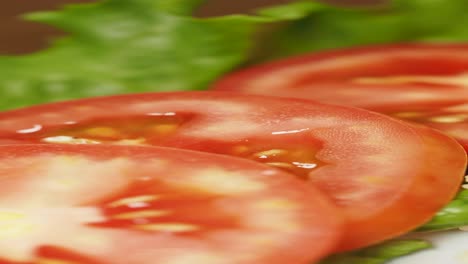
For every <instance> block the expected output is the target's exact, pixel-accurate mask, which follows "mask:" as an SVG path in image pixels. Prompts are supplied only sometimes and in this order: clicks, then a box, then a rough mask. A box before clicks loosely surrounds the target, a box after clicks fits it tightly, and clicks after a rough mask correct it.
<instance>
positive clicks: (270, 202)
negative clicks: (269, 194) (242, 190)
mask: <svg viewBox="0 0 468 264" xmlns="http://www.w3.org/2000/svg"><path fill="white" fill-rule="evenodd" d="M256 205H257V207H258V208H259V209H267V210H294V209H297V208H298V206H297V204H296V203H294V202H291V201H289V200H286V199H283V198H270V199H265V200H262V201H259V202H257V204H256Z"/></svg>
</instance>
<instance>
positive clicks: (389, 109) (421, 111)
mask: <svg viewBox="0 0 468 264" xmlns="http://www.w3.org/2000/svg"><path fill="white" fill-rule="evenodd" d="M214 88H215V89H218V90H229V91H239V92H246V93H253V94H265V95H273V96H285V97H298V98H308V99H313V100H318V101H321V102H326V103H333V104H340V105H349V106H357V107H361V108H366V109H369V110H373V111H377V112H381V113H384V114H387V115H390V116H394V117H398V118H402V119H405V120H409V121H413V122H417V123H422V124H424V125H428V126H430V127H433V128H436V129H438V130H440V131H443V132H444V133H446V134H448V135H451V136H453V137H455V138H456V139H457V140H458V141H459V142H460V143H461V144H462V145H463V146H464V147H465V149H468V45H466V44H461V45H435V44H432V45H430V44H425V45H424V44H406V45H394V46H375V47H363V48H351V49H346V50H338V51H325V52H321V53H316V54H310V55H303V56H299V57H295V58H289V59H284V60H279V61H276V62H272V63H267V64H264V65H260V66H256V67H252V68H250V69H246V70H242V71H240V72H237V73H234V74H232V75H229V76H227V77H225V78H223V79H221V80H220V81H219V82H218V83H216V84H215V85H214Z"/></svg>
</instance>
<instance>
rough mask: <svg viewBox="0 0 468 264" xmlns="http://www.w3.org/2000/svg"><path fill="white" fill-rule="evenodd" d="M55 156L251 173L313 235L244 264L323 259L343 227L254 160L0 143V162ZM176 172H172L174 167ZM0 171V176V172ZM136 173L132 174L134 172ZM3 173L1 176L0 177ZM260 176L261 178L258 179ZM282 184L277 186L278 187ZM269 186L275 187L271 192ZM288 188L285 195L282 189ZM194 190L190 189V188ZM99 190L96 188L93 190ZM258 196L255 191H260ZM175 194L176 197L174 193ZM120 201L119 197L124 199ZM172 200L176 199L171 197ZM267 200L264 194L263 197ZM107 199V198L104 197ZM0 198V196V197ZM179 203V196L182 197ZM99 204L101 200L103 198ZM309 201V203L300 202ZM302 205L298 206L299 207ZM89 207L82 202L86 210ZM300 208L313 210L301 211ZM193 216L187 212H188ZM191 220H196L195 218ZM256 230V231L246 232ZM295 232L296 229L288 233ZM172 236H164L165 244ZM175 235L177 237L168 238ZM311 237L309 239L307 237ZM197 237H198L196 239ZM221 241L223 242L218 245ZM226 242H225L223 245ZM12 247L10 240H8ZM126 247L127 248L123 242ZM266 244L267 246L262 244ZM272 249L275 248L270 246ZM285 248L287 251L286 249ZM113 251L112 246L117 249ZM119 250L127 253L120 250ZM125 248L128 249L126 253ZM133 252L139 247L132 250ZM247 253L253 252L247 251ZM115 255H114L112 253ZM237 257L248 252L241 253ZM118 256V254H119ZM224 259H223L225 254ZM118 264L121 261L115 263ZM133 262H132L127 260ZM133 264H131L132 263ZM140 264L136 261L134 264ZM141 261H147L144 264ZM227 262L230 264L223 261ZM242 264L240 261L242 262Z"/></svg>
mask: <svg viewBox="0 0 468 264" xmlns="http://www.w3.org/2000/svg"><path fill="white" fill-rule="evenodd" d="M44 154H49V155H51V154H52V155H57V156H68V155H72V156H73V155H79V156H84V157H87V158H90V159H92V160H95V161H101V160H109V159H114V158H128V159H130V160H147V159H149V160H153V159H154V158H159V157H163V158H164V159H166V158H167V159H168V160H174V161H178V162H180V164H182V165H183V164H192V165H193V167H191V168H193V171H194V172H195V171H196V170H197V169H199V168H202V166H200V165H199V164H203V163H204V164H206V166H214V167H215V168H224V169H226V170H227V171H244V172H245V173H246V174H247V173H248V171H257V175H256V177H257V179H260V178H262V179H263V181H264V182H265V183H266V184H267V185H268V187H269V188H271V189H272V190H271V191H272V192H273V193H276V194H277V195H278V196H275V195H272V196H271V197H275V198H276V197H281V196H280V195H284V196H285V197H287V198H289V199H290V201H291V202H297V203H298V205H299V208H301V210H303V211H304V212H307V215H305V214H304V215H301V217H302V218H301V217H298V218H294V219H295V220H296V221H297V223H298V224H301V225H302V227H303V228H304V227H305V226H310V227H311V228H313V229H314V230H315V231H311V230H310V229H307V232H306V233H307V234H305V233H304V232H305V229H304V231H303V232H302V233H298V234H296V236H295V237H294V239H297V241H302V242H300V243H293V244H289V245H288V244H282V243H281V245H282V247H285V248H284V251H283V250H278V251H271V252H268V253H267V254H263V255H259V256H258V258H257V260H258V262H249V261H247V262H245V263H246V264H248V263H252V264H257V263H273V264H282V263H285V262H288V261H289V260H291V259H294V263H297V264H310V263H311V262H312V263H316V262H315V261H318V260H319V259H321V258H323V257H325V256H326V255H328V254H329V253H330V252H331V251H332V250H333V248H334V247H335V246H336V245H337V244H338V243H339V241H340V238H341V234H342V229H343V222H344V221H343V216H342V214H341V213H340V211H339V209H338V208H337V207H336V206H335V205H333V204H332V202H330V201H329V199H328V198H327V197H326V196H325V195H324V194H323V193H322V192H321V191H319V190H318V189H316V188H314V187H312V186H310V185H307V184H304V182H303V181H300V180H298V179H297V178H296V177H294V176H292V175H289V174H286V173H284V172H282V171H279V170H277V169H272V168H270V167H269V166H266V165H262V164H259V163H256V162H252V161H249V160H245V159H240V158H235V157H228V156H225V155H216V154H210V153H205V152H197V151H191V150H183V149H174V148H165V147H152V146H112V145H106V146H103V145H60V144H19V145H16V144H9V145H0V161H2V159H3V158H5V157H6V158H23V157H34V156H39V155H44ZM174 170H177V168H174ZM265 171H268V172H272V171H275V172H276V173H278V174H281V175H282V176H283V177H281V176H280V177H278V178H280V180H272V178H271V177H269V176H266V175H267V174H265V175H262V173H263V172H265ZM2 172H4V171H2V169H1V168H0V173H2ZM135 174H137V173H135ZM2 175H3V174H2ZM259 175H262V176H259ZM280 185H283V186H280ZM272 186H276V188H273V187H272ZM288 188H289V189H290V190H289V191H287V189H288ZM195 190H196V189H195ZM98 191H99V190H98ZM260 193H261V192H260ZM175 196H176V195H175ZM124 197H125V196H124ZM176 197H177V196H176ZM265 197H267V198H271V197H270V196H266V195H265ZM107 198H109V197H107ZM0 199H1V195H0ZM182 199H183V198H182ZM104 201H105V200H104ZM304 201H309V202H304ZM101 203H102V201H96V205H98V206H100V205H101ZM301 204H302V205H301ZM91 205H92V204H87V206H91ZM306 208H309V209H312V208H314V209H313V210H306ZM191 212H193V211H191ZM197 213H199V214H200V215H210V212H206V214H204V213H203V212H197ZM195 218H196V217H195ZM250 231H258V232H260V231H259V230H250ZM292 232H294V233H297V232H298V231H297V230H295V231H292ZM171 236H172V235H167V237H168V238H169V240H170V237H171ZM174 237H177V235H174ZM313 237H315V238H313ZM202 238H203V236H201V239H202ZM128 240H129V241H130V242H129V243H128V244H129V245H130V246H135V245H134V244H133V243H137V242H136V240H135V241H133V240H132V239H131V238H129V239H128ZM224 242H225V241H223V243H224ZM227 242H228V241H227ZM231 242H232V243H236V242H237V243H238V242H239V241H231ZM13 243H15V242H13ZM120 244H125V243H124V242H120V243H116V245H120ZM125 245H127V244H125ZM267 245H268V244H267ZM276 246H278V245H276ZM265 247H266V246H263V247H262V246H259V247H258V248H257V250H259V251H261V252H262V253H264V252H265V250H264V249H265ZM286 247H287V248H288V249H287V248H286ZM117 248H118V247H117ZM121 249H122V248H121ZM123 249H124V250H127V249H125V248H123ZM128 250H129V249H128ZM132 250H136V251H137V252H138V250H139V248H134V249H132ZM252 250H255V249H254V248H252ZM38 252H40V253H41V254H44V255H46V256H47V257H49V258H58V259H60V258H61V257H66V258H67V259H68V260H73V261H77V262H79V263H83V264H112V263H116V262H114V261H113V260H108V259H106V260H103V259H97V258H93V257H87V256H83V255H81V254H79V253H76V252H72V251H69V250H67V249H64V248H60V245H57V246H56V247H54V246H44V247H41V248H39V249H38ZM118 253H120V251H119V252H118ZM242 253H243V254H247V253H249V254H250V253H251V252H242ZM122 254H123V253H122ZM226 257H227V258H228V257H229V256H226ZM17 263H18V264H19V262H11V261H8V260H4V259H1V256H0V264H17ZM118 263H122V262H121V261H120V262H118ZM132 263H133V262H132ZM135 263H136V262H135ZM138 263H140V262H138ZM145 263H147V262H145ZM229 263H231V262H229ZM242 263H244V262H242Z"/></svg>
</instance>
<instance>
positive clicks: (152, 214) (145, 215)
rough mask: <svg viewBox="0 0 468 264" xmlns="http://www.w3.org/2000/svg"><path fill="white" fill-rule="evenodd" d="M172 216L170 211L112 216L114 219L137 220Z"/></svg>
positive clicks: (148, 211) (143, 211) (139, 212)
mask: <svg viewBox="0 0 468 264" xmlns="http://www.w3.org/2000/svg"><path fill="white" fill-rule="evenodd" d="M169 214H171V211H168V210H142V211H136V212H130V213H123V214H118V215H114V216H112V218H114V219H121V220H127V219H135V218H150V217H160V216H166V215H169Z"/></svg>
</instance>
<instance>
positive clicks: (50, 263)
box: [37, 258, 78, 264]
mask: <svg viewBox="0 0 468 264" xmlns="http://www.w3.org/2000/svg"><path fill="white" fill-rule="evenodd" d="M37 264H78V263H76V262H71V261H67V260H60V259H46V258H41V259H39V260H38V261H37Z"/></svg>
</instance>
